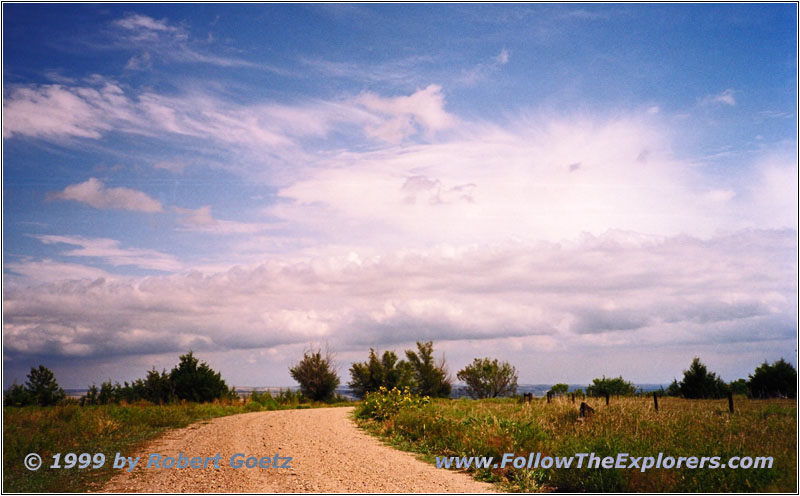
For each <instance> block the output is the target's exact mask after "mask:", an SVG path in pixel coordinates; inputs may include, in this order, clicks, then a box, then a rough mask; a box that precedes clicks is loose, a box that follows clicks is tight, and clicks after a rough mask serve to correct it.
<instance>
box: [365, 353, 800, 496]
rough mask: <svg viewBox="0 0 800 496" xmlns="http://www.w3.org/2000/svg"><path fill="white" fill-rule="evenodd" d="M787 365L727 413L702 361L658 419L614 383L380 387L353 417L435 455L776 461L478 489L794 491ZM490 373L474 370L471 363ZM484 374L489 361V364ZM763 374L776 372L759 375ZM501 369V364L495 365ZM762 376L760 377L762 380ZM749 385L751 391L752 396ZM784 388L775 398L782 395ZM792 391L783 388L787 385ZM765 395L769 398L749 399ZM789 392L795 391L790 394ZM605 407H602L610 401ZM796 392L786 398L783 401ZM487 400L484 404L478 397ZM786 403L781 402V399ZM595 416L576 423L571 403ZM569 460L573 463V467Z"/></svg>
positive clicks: (793, 411) (506, 482)
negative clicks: (531, 394) (455, 389)
mask: <svg viewBox="0 0 800 496" xmlns="http://www.w3.org/2000/svg"><path fill="white" fill-rule="evenodd" d="M785 363H786V362H784V361H783V360H781V361H780V362H776V365H772V366H770V365H767V364H765V365H762V366H761V367H759V368H758V369H757V370H756V372H755V373H754V375H751V376H750V380H749V381H745V385H746V386H747V387H748V391H753V392H755V391H760V394H759V393H756V394H753V392H751V393H750V394H749V398H748V396H745V395H739V396H735V397H734V404H735V411H734V412H733V413H731V412H730V411H729V408H728V401H727V399H715V398H717V397H719V396H721V395H722V393H723V392H724V393H725V396H727V391H728V390H727V387H729V386H728V385H725V384H724V383H722V382H721V380H720V379H719V378H718V377H717V376H716V375H715V374H713V373H710V372H708V370H707V369H706V368H705V366H703V365H702V363H701V362H700V361H699V360H695V361H693V363H692V366H690V368H689V369H688V370H686V371H685V372H684V377H683V379H682V380H681V381H680V382H678V381H675V382H676V383H677V384H678V389H677V391H676V392H677V394H680V391H681V389H684V390H685V391H686V392H687V393H689V394H690V395H691V396H689V398H691V397H693V396H694V395H699V396H700V397H703V398H705V399H688V398H681V397H670V396H665V395H663V393H664V392H662V394H659V393H656V396H660V398H659V400H658V402H659V407H658V410H656V408H655V405H654V401H653V397H652V393H650V394H647V395H644V394H638V395H637V394H634V393H635V388H634V387H633V386H632V384H630V383H629V382H627V381H625V380H624V379H622V378H621V377H619V378H612V379H608V378H605V377H603V378H599V379H595V380H594V381H593V383H592V385H590V386H589V388H587V392H588V393H590V395H589V396H584V395H583V394H582V393H579V394H575V392H573V394H567V392H566V390H565V388H564V386H566V385H565V384H557V385H556V386H557V387H554V388H553V390H551V391H552V392H553V394H552V395H548V396H550V400H546V399H539V398H533V399H529V400H528V401H523V399H522V398H520V397H518V396H514V397H509V398H487V399H477V400H475V399H467V398H462V399H459V400H442V399H430V398H428V397H426V396H418V395H414V394H412V393H410V392H409V391H408V390H402V391H401V390H399V389H394V390H388V389H386V388H384V389H380V390H379V391H377V392H371V393H368V394H367V397H366V401H364V402H363V403H362V404H361V405H360V406H359V407H358V408H357V409H356V412H355V417H356V421H357V422H358V423H359V424H360V425H361V426H362V427H364V428H365V429H367V430H368V431H369V432H371V433H373V434H375V435H377V436H379V437H381V438H383V439H386V440H387V441H389V442H390V443H391V444H393V445H394V446H396V447H398V448H400V449H404V450H408V451H413V452H417V453H420V454H421V455H422V456H423V458H424V459H426V460H427V461H429V462H431V463H433V462H434V461H435V457H437V456H439V457H443V456H445V457H446V456H456V457H483V456H491V457H494V461H495V462H499V461H500V460H501V459H502V457H503V454H504V453H514V454H515V456H525V457H527V456H528V455H529V454H530V453H541V454H542V455H543V456H544V455H549V456H558V457H564V456H567V457H568V456H572V455H575V454H576V453H594V454H595V455H596V456H598V457H601V458H602V457H607V456H612V457H615V456H616V455H617V454H618V453H628V454H630V456H656V457H657V456H658V454H659V453H663V455H664V456H673V457H679V456H686V457H688V456H697V457H701V456H709V457H710V456H719V457H720V459H721V461H722V463H724V462H725V461H727V459H728V458H730V457H732V456H740V457H742V456H750V457H762V456H764V457H766V456H771V457H773V465H772V468H760V469H738V470H735V469H730V468H725V469H722V468H720V469H709V468H704V469H700V468H696V469H688V468H680V469H663V468H662V469H649V470H647V471H645V472H641V471H640V470H637V469H613V468H612V469H590V468H586V466H585V465H584V467H583V468H580V469H578V468H576V467H574V466H573V467H572V468H568V469H549V470H547V469H541V468H540V469H527V468H522V469H515V468H512V467H510V466H509V467H506V468H481V469H474V468H471V469H469V470H470V472H472V473H473V475H474V476H475V477H476V478H477V479H479V480H483V481H488V482H495V483H497V484H499V486H500V488H501V489H503V490H506V491H518V492H536V491H572V492H742V491H744V492H793V491H795V490H796V485H797V472H796V469H797V455H796V453H797V434H796V425H797V403H796V401H795V400H794V399H792V397H793V396H796V394H793V392H792V390H791V388H790V387H789V386H785V384H786V380H785V379H786V377H788V378H789V379H791V378H792V372H794V376H793V377H794V379H793V381H794V382H796V371H794V369H793V367H791V365H789V367H791V369H792V370H787V367H785V366H784V365H783V364H785ZM478 364H480V365H487V363H486V362H484V361H477V362H476V365H478ZM488 365H490V363H489V364H488ZM765 367H766V368H768V369H769V370H774V371H777V372H775V373H773V374H771V376H770V377H765V376H764V370H765ZM497 369H498V370H499V369H500V367H498V368H497ZM769 370H768V371H769ZM754 386H757V388H758V389H757V390H756V389H755V388H754ZM782 387H783V388H784V389H781V388H782ZM787 387H788V388H789V389H788V390H787V389H786V388H787ZM764 391H771V392H772V393H771V394H770V397H771V399H766V400H760V399H756V398H759V397H761V396H766V393H764ZM794 392H795V393H796V391H794ZM607 394H608V395H609V396H611V401H610V403H609V404H608V405H606V395H607ZM790 395H792V397H787V396H790ZM486 396H488V395H486ZM780 396H782V397H783V398H780ZM582 401H585V402H586V403H587V405H588V406H590V407H591V409H592V411H593V413H592V414H591V415H589V416H586V417H581V415H580V413H579V411H580V409H579V407H578V406H579V403H581V402H582ZM575 463H577V462H575Z"/></svg>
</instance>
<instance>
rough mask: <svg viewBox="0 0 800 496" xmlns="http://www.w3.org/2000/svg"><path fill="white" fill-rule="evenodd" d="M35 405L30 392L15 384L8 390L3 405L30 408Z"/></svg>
mask: <svg viewBox="0 0 800 496" xmlns="http://www.w3.org/2000/svg"><path fill="white" fill-rule="evenodd" d="M32 404H33V398H32V397H31V395H30V394H28V390H27V389H25V387H23V386H22V385H21V384H17V382H16V381H14V384H13V385H12V386H11V387H10V388H9V389H8V392H6V394H5V396H4V397H3V405H5V406H28V405H32Z"/></svg>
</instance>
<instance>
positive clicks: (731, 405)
mask: <svg viewBox="0 0 800 496" xmlns="http://www.w3.org/2000/svg"><path fill="white" fill-rule="evenodd" d="M728 410H730V412H731V413H733V393H732V392H730V391H728Z"/></svg>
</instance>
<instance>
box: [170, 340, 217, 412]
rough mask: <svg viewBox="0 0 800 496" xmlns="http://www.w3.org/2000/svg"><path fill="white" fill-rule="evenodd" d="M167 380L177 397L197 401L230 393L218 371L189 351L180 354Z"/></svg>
mask: <svg viewBox="0 0 800 496" xmlns="http://www.w3.org/2000/svg"><path fill="white" fill-rule="evenodd" d="M159 380H160V379H159ZM169 382H170V384H171V387H172V391H173V392H174V393H175V396H176V397H177V398H178V399H181V400H186V401H194V402H197V403H203V402H208V401H214V400H216V399H221V398H226V397H228V395H229V393H230V390H229V389H228V385H227V384H225V381H223V380H222V377H221V376H220V373H219V372H215V371H214V370H213V369H212V368H211V367H209V366H208V364H207V363H205V362H200V361H199V360H198V359H197V358H196V357H195V356H194V354H193V353H192V352H191V351H189V353H187V354H185V355H181V356H180V362H178V365H176V366H175V367H174V368H173V369H172V371H170V373H169Z"/></svg>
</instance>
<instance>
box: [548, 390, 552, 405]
mask: <svg viewBox="0 0 800 496" xmlns="http://www.w3.org/2000/svg"><path fill="white" fill-rule="evenodd" d="M552 394H553V392H552V391H548V392H547V402H548V403H550V396H551V395H552Z"/></svg>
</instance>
